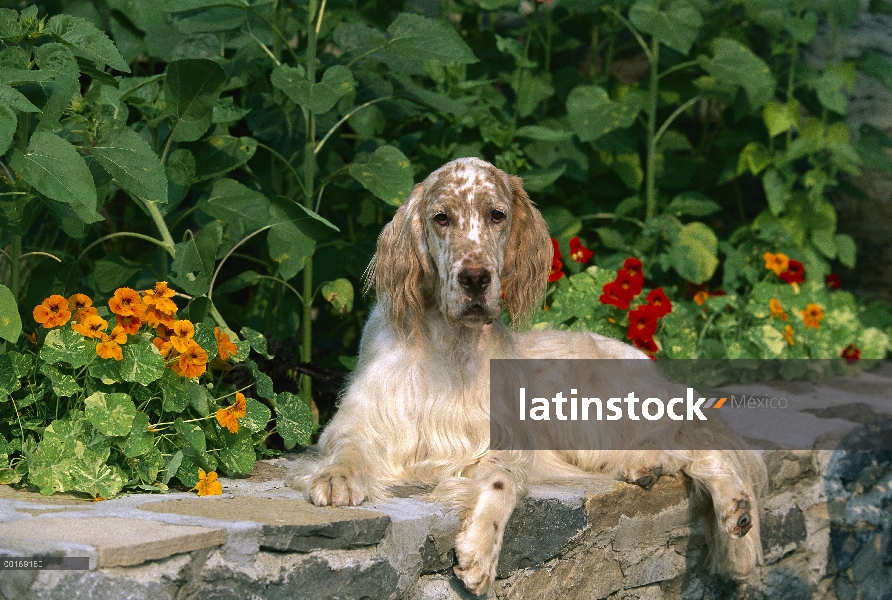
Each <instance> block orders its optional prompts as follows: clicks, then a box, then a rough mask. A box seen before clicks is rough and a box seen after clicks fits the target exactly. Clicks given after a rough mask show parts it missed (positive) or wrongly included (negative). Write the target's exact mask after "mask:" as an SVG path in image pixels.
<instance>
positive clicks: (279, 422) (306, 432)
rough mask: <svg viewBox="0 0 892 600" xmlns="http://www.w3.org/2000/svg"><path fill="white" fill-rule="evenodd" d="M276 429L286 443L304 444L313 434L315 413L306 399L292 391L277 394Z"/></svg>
mask: <svg viewBox="0 0 892 600" xmlns="http://www.w3.org/2000/svg"><path fill="white" fill-rule="evenodd" d="M276 431H278V432H279V435H280V436H282V439H283V440H285V443H286V444H300V445H302V446H303V445H306V444H307V443H308V442H309V441H310V437H311V436H312V435H313V414H312V413H311V412H310V409H309V407H308V406H307V405H306V404H305V403H304V401H303V400H301V399H300V397H298V396H295V395H294V394H292V393H291V392H282V393H281V394H279V395H278V396H276Z"/></svg>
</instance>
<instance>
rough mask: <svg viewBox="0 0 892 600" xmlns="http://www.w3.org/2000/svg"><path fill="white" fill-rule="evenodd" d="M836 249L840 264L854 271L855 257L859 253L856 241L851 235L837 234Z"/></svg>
mask: <svg viewBox="0 0 892 600" xmlns="http://www.w3.org/2000/svg"><path fill="white" fill-rule="evenodd" d="M836 249H837V258H839V262H841V263H842V264H843V265H845V266H847V267H848V268H850V269H854V268H855V255H856V252H857V249H856V247H855V240H853V239H852V237H851V236H850V235H847V234H845V233H838V234H836Z"/></svg>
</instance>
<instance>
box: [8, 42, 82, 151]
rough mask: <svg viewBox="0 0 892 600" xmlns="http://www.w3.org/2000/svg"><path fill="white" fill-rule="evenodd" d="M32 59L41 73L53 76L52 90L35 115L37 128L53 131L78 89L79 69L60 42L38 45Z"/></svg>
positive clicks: (68, 51) (72, 55) (75, 61)
mask: <svg viewBox="0 0 892 600" xmlns="http://www.w3.org/2000/svg"><path fill="white" fill-rule="evenodd" d="M34 61H35V62H36V63H37V66H39V67H40V70H41V72H42V73H44V74H47V75H52V76H53V84H52V92H51V93H50V97H49V99H48V100H47V101H46V103H44V105H43V106H42V107H41V110H40V114H39V115H38V117H37V118H38V120H39V122H40V125H39V126H38V130H40V131H54V130H55V129H57V128H58V127H59V119H60V118H62V113H63V112H64V111H65V109H66V108H68V103H69V102H70V101H71V98H72V96H73V95H74V94H75V93H76V92H77V91H78V87H79V83H78V77H79V76H80V69H79V68H78V66H77V60H76V59H75V58H74V54H72V53H71V50H69V49H68V48H67V47H66V46H63V45H62V44H44V45H43V46H40V47H39V48H37V50H35V51H34ZM6 83H10V82H9V81H6ZM32 139H33V138H32Z"/></svg>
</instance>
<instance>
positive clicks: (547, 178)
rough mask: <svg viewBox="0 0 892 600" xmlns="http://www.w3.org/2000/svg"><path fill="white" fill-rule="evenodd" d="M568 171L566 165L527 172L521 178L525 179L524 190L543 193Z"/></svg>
mask: <svg viewBox="0 0 892 600" xmlns="http://www.w3.org/2000/svg"><path fill="white" fill-rule="evenodd" d="M571 135H572V134H571ZM566 170H567V166H566V165H555V166H553V167H548V168H546V169H533V170H532V171H527V172H526V173H524V174H523V175H522V176H521V177H522V178H523V189H525V190H526V191H528V192H541V191H542V190H544V189H545V188H547V187H548V186H550V185H551V184H552V183H554V182H555V181H557V180H558V179H559V178H560V177H561V175H563V174H564V172H565V171H566Z"/></svg>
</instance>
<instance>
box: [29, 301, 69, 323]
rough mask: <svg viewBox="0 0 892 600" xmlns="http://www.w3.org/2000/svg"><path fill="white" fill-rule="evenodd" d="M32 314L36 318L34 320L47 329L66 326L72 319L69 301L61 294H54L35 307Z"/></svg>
mask: <svg viewBox="0 0 892 600" xmlns="http://www.w3.org/2000/svg"><path fill="white" fill-rule="evenodd" d="M31 314H32V315H33V316H34V320H35V321H37V322H38V323H39V324H41V325H43V326H44V327H45V328H46V329H52V328H53V327H58V326H59V325H64V324H65V323H67V322H68V319H70V318H71V311H70V310H68V300H66V299H65V296H60V295H59V294H53V295H52V296H50V297H49V298H47V299H46V300H44V301H43V302H41V303H40V304H38V305H37V306H35V307H34V311H33V312H32V313H31Z"/></svg>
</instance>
